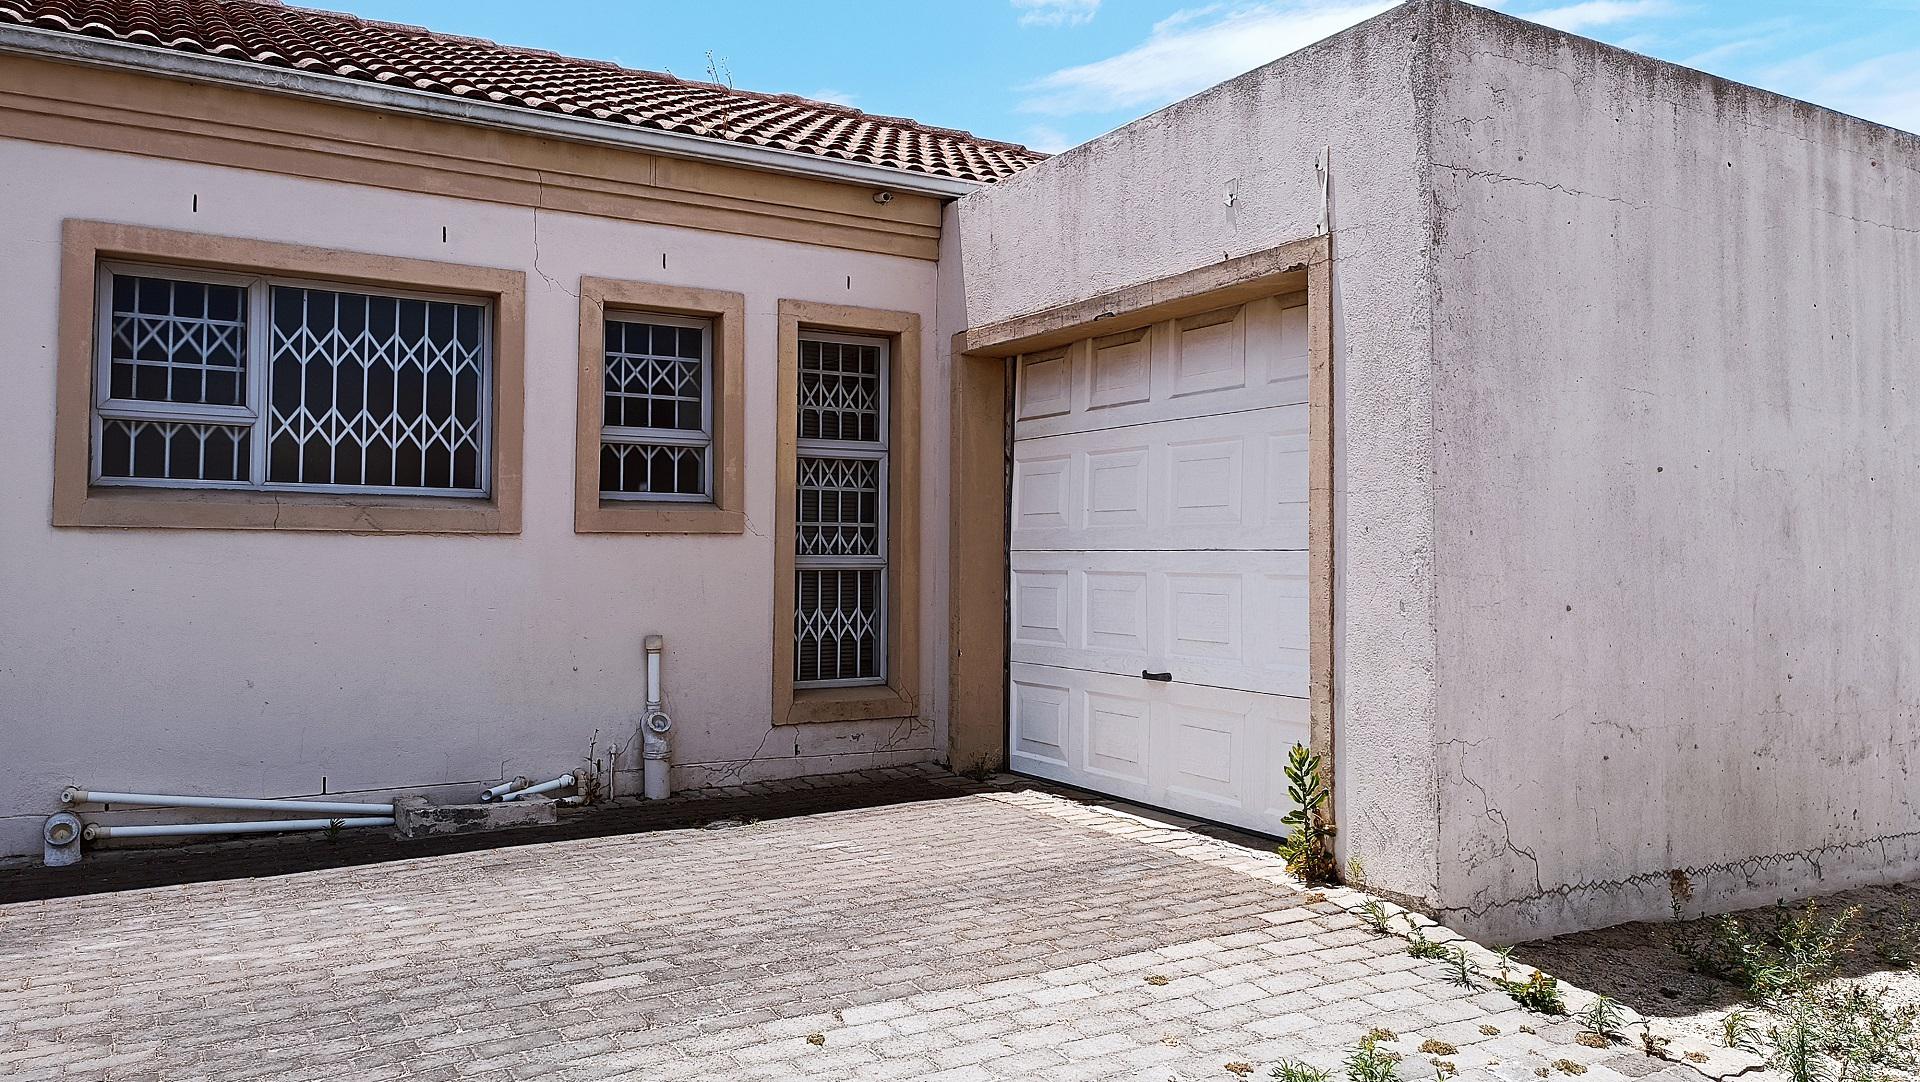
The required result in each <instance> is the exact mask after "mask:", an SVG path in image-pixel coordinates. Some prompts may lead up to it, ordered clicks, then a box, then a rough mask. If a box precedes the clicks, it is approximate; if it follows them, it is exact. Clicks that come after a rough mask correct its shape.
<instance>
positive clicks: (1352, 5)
mask: <svg viewBox="0 0 1920 1082" xmlns="http://www.w3.org/2000/svg"><path fill="white" fill-rule="evenodd" d="M1392 6H1393V0H1267V2H1262V3H1245V2H1241V3H1223V4H1213V5H1211V6H1208V7H1203V8H1190V9H1187V10H1183V11H1177V12H1175V13H1174V14H1172V15H1169V16H1168V17H1167V18H1165V19H1162V20H1161V21H1160V22H1159V23H1158V24H1156V25H1155V26H1154V28H1153V31H1152V33H1151V34H1149V35H1148V37H1147V40H1146V41H1143V42H1141V43H1140V44H1139V45H1136V46H1134V47H1133V48H1131V49H1128V50H1127V51H1126V52H1123V53H1120V54H1118V55H1117V56H1110V57H1108V58H1106V59H1105V60H1096V61H1094V62H1093V63H1091V64H1081V65H1079V66H1077V67H1071V68H1062V69H1060V70H1059V71H1056V72H1053V73H1052V74H1050V75H1047V76H1045V77H1043V78H1041V79H1039V80H1037V81H1035V82H1033V83H1030V84H1028V85H1027V86H1026V87H1025V88H1024V89H1025V90H1026V91H1027V93H1028V97H1027V99H1026V100H1025V101H1024V102H1022V103H1021V105H1020V108H1021V110H1022V111H1023V112H1030V113H1041V114H1045V115H1048V116H1071V115H1074V114H1077V113H1106V112H1112V111H1115V110H1121V109H1139V108H1141V107H1143V106H1152V107H1157V106H1160V105H1164V104H1166V103H1167V102H1170V101H1174V100H1176V99H1178V98H1183V97H1185V96H1187V95H1188V94H1192V93H1194V92H1195V91H1198V90H1204V89H1205V88H1207V87H1209V86H1212V85H1213V84H1215V83H1217V82H1220V81H1221V80H1222V79H1227V78H1230V77H1232V76H1235V75H1238V74H1240V73H1241V72H1245V71H1251V70H1252V69H1254V68H1257V67H1259V66H1260V65H1262V64H1265V63H1267V62H1268V61H1270V60H1275V59H1277V58H1279V57H1282V56H1285V55H1286V54H1288V53H1290V52H1293V51H1294V50H1296V49H1299V48H1301V47H1303V46H1306V45H1311V44H1313V43H1314V42H1316V41H1319V40H1320V39H1321V38H1324V37H1327V36H1328V35H1331V34H1336V33H1338V32H1340V31H1342V30H1345V29H1346V28H1347V27H1349V26H1352V25H1353V24H1354V23H1357V22H1360V21H1361V20H1362V19H1366V18H1369V17H1371V16H1373V15H1377V14H1379V13H1380V12H1382V11H1385V10H1386V9H1387V8H1389V7H1392Z"/></svg>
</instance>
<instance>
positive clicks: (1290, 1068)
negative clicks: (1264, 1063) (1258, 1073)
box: [1267, 1059, 1333, 1082]
mask: <svg viewBox="0 0 1920 1082" xmlns="http://www.w3.org/2000/svg"><path fill="white" fill-rule="evenodd" d="M1267 1073H1268V1074H1269V1075H1271V1076H1272V1077H1274V1078H1276V1079H1279V1082H1333V1072H1332V1071H1329V1070H1327V1069H1326V1068H1324V1067H1315V1066H1314V1065H1313V1064H1311V1063H1302V1062H1301V1061H1299V1060H1297V1059H1283V1060H1281V1061H1280V1062H1279V1063H1276V1064H1274V1065H1273V1070H1271V1071H1268V1072H1267Z"/></svg>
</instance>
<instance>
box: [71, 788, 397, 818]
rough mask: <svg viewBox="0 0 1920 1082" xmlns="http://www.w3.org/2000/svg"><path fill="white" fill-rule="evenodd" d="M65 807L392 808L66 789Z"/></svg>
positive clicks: (388, 808)
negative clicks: (81, 805) (72, 805)
mask: <svg viewBox="0 0 1920 1082" xmlns="http://www.w3.org/2000/svg"><path fill="white" fill-rule="evenodd" d="M60 799H61V801H62V802H63V803H67V804H141V805H145V806H148V807H154V808H219V809H221V810H223V811H287V812H292V811H304V812H320V813H323V814H328V815H392V814H393V805H392V804H354V803H348V802H345V801H337V800H261V799H256V798H254V797H241V796H169V795H167V794H165V793H102V792H98V791H96V790H92V789H73V788H69V789H67V790H66V791H65V792H63V793H61V794H60Z"/></svg>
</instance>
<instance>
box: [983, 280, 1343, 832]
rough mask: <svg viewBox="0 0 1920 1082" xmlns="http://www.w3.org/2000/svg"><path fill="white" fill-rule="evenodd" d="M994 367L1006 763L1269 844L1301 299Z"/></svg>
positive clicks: (1299, 663)
mask: <svg viewBox="0 0 1920 1082" xmlns="http://www.w3.org/2000/svg"><path fill="white" fill-rule="evenodd" d="M1100 329H1101V328H1100V324H1099V322H1095V323H1092V324H1090V325H1089V326H1088V327H1087V328H1086V331H1087V333H1085V334H1084V336H1082V337H1078V338H1077V339H1075V340H1073V341H1070V342H1067V343H1064V344H1060V345H1056V346H1053V347H1052V348H1048V349H1045V350H1040V351H1036V352H1030V353H1024V354H1021V355H1020V356H1019V357H1018V358H1017V359H1016V361H1015V365H1014V371H1015V383H1014V394H1013V417H1012V443H1011V447H1012V467H1011V475H1010V479H1009V506H1008V534H1007V546H1008V548H1007V565H1006V566H1007V574H1008V588H1007V602H1008V625H1009V630H1008V655H1007V660H1008V678H1007V694H1008V699H1007V706H1008V724H1009V733H1008V735H1009V743H1008V753H1009V758H1010V762H1011V765H1012V767H1013V769H1015V770H1017V771H1020V772H1022V773H1026V774H1031V775H1034V776H1036V777H1041V778H1046V779H1049V780H1053V781H1059V782H1063V783H1066V784H1069V785H1074V786H1079V787H1082V788H1086V789H1091V790H1094V791H1097V792H1102V793H1108V794H1111V795H1113V796H1117V797H1121V798H1124V799H1127V800H1132V801H1137V802H1140V803H1144V804H1150V805H1154V806H1157V807H1163V808H1166V809H1169V810H1172V811H1177V812H1181V813H1183V814H1188V815H1194V816H1199V817H1202V818H1206V819H1212V820H1216V821H1219V822H1222V823H1226V824H1230V825H1233V826H1237V827H1242V828H1246V829H1251V830H1256V831H1261V832H1265V833H1270V834H1279V833H1282V832H1283V827H1282V825H1281V822H1280V820H1281V817H1282V816H1284V815H1285V814H1286V813H1287V811H1288V810H1289V809H1290V807H1291V805H1290V804H1289V802H1288V800H1287V793H1286V785H1285V779H1284V776H1283V774H1282V771H1281V767H1282V764H1283V763H1284V761H1285V758H1286V754H1287V751H1288V749H1290V748H1291V747H1292V746H1293V745H1294V744H1295V743H1303V744H1304V743H1307V742H1308V731H1309V697H1310V690H1309V689H1310V671H1311V670H1310V659H1309V616H1308V614H1309V575H1308V551H1307V548H1308V546H1307V535H1308V518H1309V511H1308V508H1309V502H1308V477H1309V461H1308V460H1309V454H1308V447H1309V409H1308V377H1309V348H1308V343H1309V336H1308V307H1307V295H1306V293H1305V292H1294V293H1285V294H1280V295H1275V296H1267V297H1261V298H1257V299H1253V300H1249V301H1245V302H1243V303H1238V304H1232V305H1228V306H1224V307H1220V308H1215V309H1213V310H1210V311H1202V312H1196V313H1193V314H1188V315H1182V316H1178V317H1175V318H1169V319H1164V320H1160V321H1158V322H1153V323H1148V324H1145V325H1141V326H1135V327H1132V328H1130V329H1126V330H1120V331H1114V332H1111V333H1096V332H1098V331H1100Z"/></svg>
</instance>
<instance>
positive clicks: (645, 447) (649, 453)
mask: <svg viewBox="0 0 1920 1082" xmlns="http://www.w3.org/2000/svg"><path fill="white" fill-rule="evenodd" d="M600 491H601V492H602V493H604V494H607V495H619V496H646V495H651V496H706V495H708V492H707V448H705V447H697V446H696V447H680V446H671V445H665V444H654V443H603V444H601V445H600Z"/></svg>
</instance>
